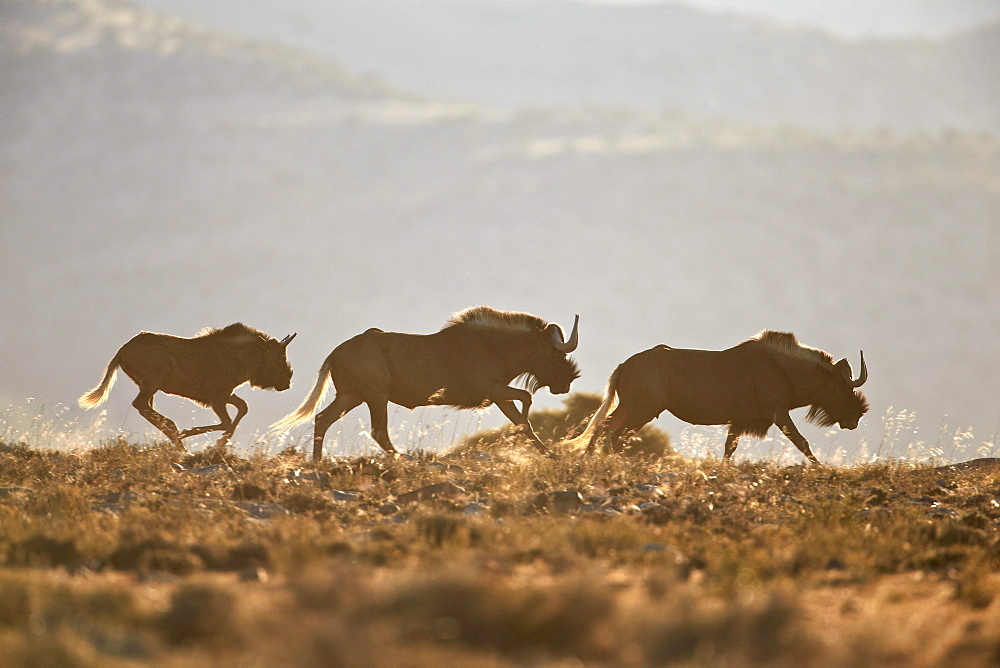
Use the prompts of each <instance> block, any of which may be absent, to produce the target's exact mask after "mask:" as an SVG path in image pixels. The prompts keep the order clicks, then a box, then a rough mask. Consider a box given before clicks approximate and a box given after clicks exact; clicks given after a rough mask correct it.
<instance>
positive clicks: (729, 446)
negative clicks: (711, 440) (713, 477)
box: [722, 425, 740, 462]
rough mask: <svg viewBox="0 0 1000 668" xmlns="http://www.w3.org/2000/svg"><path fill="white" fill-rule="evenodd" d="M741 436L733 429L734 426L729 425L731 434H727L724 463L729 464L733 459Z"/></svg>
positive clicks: (723, 456)
mask: <svg viewBox="0 0 1000 668" xmlns="http://www.w3.org/2000/svg"><path fill="white" fill-rule="evenodd" d="M739 440H740V434H738V433H737V432H736V430H735V429H733V426H732V425H729V433H727V434H726V450H725V452H724V453H723V455H722V461H724V462H728V461H729V460H731V459H732V458H733V453H734V452H736V444H737V443H739Z"/></svg>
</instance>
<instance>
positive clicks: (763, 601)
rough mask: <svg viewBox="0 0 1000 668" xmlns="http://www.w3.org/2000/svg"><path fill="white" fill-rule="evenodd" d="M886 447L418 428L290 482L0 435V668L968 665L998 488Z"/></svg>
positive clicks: (987, 478) (887, 436) (983, 624)
mask: <svg viewBox="0 0 1000 668" xmlns="http://www.w3.org/2000/svg"><path fill="white" fill-rule="evenodd" d="M549 417H550V418H552V419H553V424H556V423H559V419H558V416H557V415H555V414H552V415H549ZM420 419H422V418H420ZM908 419H909V417H908V414H897V413H894V412H893V413H889V414H887V415H886V416H885V429H884V434H883V437H882V438H881V440H880V441H879V442H878V443H871V444H866V445H865V449H864V450H861V449H860V448H858V449H857V450H856V451H851V450H849V448H848V447H847V446H846V445H845V444H846V443H850V441H844V440H843V439H842V436H843V433H840V434H837V435H835V436H832V437H831V438H835V439H836V440H834V441H831V443H832V444H833V445H831V446H830V447H829V448H827V449H825V450H824V449H823V448H818V451H819V452H820V453H822V454H821V455H820V456H821V458H823V459H824V461H827V462H829V463H830V464H833V465H832V466H824V467H806V466H803V465H802V463H801V458H800V457H797V456H796V455H797V453H796V452H795V450H794V448H792V447H791V446H790V445H788V444H787V443H786V442H783V441H782V440H781V439H778V438H776V439H764V440H762V441H759V442H757V443H747V444H746V446H747V450H746V451H744V450H743V449H742V447H741V450H740V451H739V452H740V453H741V456H740V457H739V458H738V459H737V461H736V462H735V463H734V464H732V465H728V466H725V465H723V464H722V463H721V461H720V459H719V456H718V455H719V450H720V449H721V441H720V440H719V436H720V434H719V433H718V431H717V430H715V431H713V430H711V429H702V430H698V429H694V428H692V429H691V430H686V431H685V432H683V433H682V434H681V435H680V436H679V438H677V439H676V440H674V441H672V446H673V447H674V449H675V450H676V452H677V453H678V454H670V455H668V456H651V455H645V456H623V455H620V454H605V453H599V454H595V455H592V456H584V455H582V454H581V453H578V452H562V451H558V450H557V452H556V454H555V456H554V457H551V458H549V457H542V456H540V455H538V454H536V453H535V452H534V450H533V449H532V448H531V447H530V445H528V444H527V443H525V442H524V441H523V440H522V439H518V438H517V437H516V436H514V435H512V434H509V433H506V434H500V435H499V441H498V442H497V441H496V440H495V439H497V438H498V435H497V433H496V432H492V431H491V432H488V433H487V432H484V433H483V434H482V435H481V436H480V437H478V438H471V439H467V440H466V443H465V444H464V445H463V447H457V448H456V447H454V446H456V445H458V444H457V443H456V442H455V441H454V438H455V434H456V433H457V432H458V431H459V429H458V428H457V427H456V425H455V424H454V423H451V422H448V421H446V420H442V422H440V423H437V422H427V423H420V422H419V420H418V422H417V426H410V427H409V430H410V432H413V433H410V432H405V431H403V430H402V429H400V430H399V431H397V432H395V433H394V434H393V438H394V439H396V442H397V443H398V444H399V445H400V446H404V447H406V448H407V449H408V450H409V454H408V455H407V456H404V457H400V458H389V457H385V456H383V455H381V454H379V453H378V451H377V449H376V447H373V446H372V445H371V444H370V443H367V442H366V441H365V440H364V438H365V437H363V436H357V437H355V438H357V441H356V445H355V446H349V447H356V451H355V452H353V453H351V454H347V455H338V456H336V457H333V458H326V459H324V460H323V461H322V462H319V463H312V462H311V461H309V458H308V452H307V451H306V450H305V449H304V448H303V447H291V448H289V447H288V445H289V443H287V442H285V443H280V442H276V443H262V444H261V447H259V448H257V449H256V450H254V451H251V452H249V453H247V452H242V451H240V452H232V451H231V452H225V451H220V450H217V449H211V448H209V449H197V450H196V451H191V452H189V451H185V450H182V449H177V448H174V447H173V446H170V445H168V444H166V443H164V442H163V441H156V440H146V441H137V440H134V439H130V438H126V437H118V438H101V439H99V440H97V441H96V443H97V445H91V443H93V442H94V441H91V440H89V439H90V438H91V437H90V436H85V437H80V438H83V439H86V440H77V441H75V442H74V440H73V439H74V438H78V437H76V436H70V435H59V434H57V433H56V432H55V430H56V429H57V425H56V424H55V423H52V424H49V425H46V424H43V423H39V424H38V425H31V424H30V423H29V424H28V425H27V429H29V430H30V429H34V430H35V431H33V432H32V431H25V430H24V428H22V427H14V426H11V425H9V424H8V425H6V426H5V429H7V430H8V431H7V432H6V433H7V434H8V435H11V436H13V437H14V438H13V439H12V440H7V439H6V438H5V439H3V440H2V441H0V655H2V656H4V657H5V660H9V661H11V662H12V663H13V664H14V665H28V664H30V663H31V662H35V663H36V664H37V663H42V664H43V665H95V664H101V665H104V664H115V663H124V664H128V663H129V662H139V663H157V664H183V665H206V666H207V665H218V664H219V663H222V664H236V663H242V662H252V663H263V664H265V665H274V664H280V665H326V664H334V665H440V664H442V663H454V664H456V665H525V664H536V665H537V664H564V663H575V664H580V663H582V664H584V665H589V664H601V665H604V664H615V665H619V664H627V665H657V664H670V663H681V664H687V665H691V664H698V665H702V664H719V665H759V664H766V665H796V666H799V665H806V666H808V665H876V664H885V663H894V664H900V665H930V664H934V665H937V664H944V663H959V664H963V665H983V664H988V663H990V662H991V661H994V660H995V658H996V648H997V647H1000V595H998V594H1000V576H998V575H997V573H998V572H1000V469H998V468H997V467H995V466H994V465H993V463H991V462H990V461H988V460H982V459H980V460H977V461H979V463H980V465H979V466H976V467H968V468H967V469H963V470H952V469H947V468H941V467H939V466H937V465H938V464H940V463H941V460H942V459H944V458H947V457H949V456H952V457H955V459H960V458H962V457H963V456H964V455H973V456H977V457H990V456H994V455H995V454H996V447H995V444H994V443H993V442H985V443H982V442H977V441H976V440H975V439H974V437H972V436H971V435H970V434H969V433H968V432H967V431H963V430H954V431H952V430H942V432H941V433H940V434H938V435H937V436H936V440H935V441H934V442H933V443H930V444H923V443H921V442H919V441H918V440H917V439H914V438H913V437H912V434H910V433H909V432H907V431H906V429H905V425H906V423H907V420H908ZM542 422H543V421H540V422H539V424H540V425H541V424H542ZM449 430H450V433H449ZM345 432H347V433H353V432H351V430H350V429H349V428H347V426H346V425H345ZM358 433H360V432H358ZM33 437H38V438H40V439H42V440H41V442H40V443H38V444H36V443H34V442H32V441H31V440H30V439H31V438H33ZM490 439H494V440H490ZM470 442H471V443H473V444H475V445H470ZM344 445H345V444H344V443H342V442H340V441H339V440H336V441H335V444H334V445H333V446H332V447H334V448H335V449H336V448H341V447H343V446H344ZM442 445H444V446H452V447H442ZM424 446H427V447H424ZM477 446H482V447H483V448H484V449H477ZM754 448H763V449H764V451H766V452H767V453H769V456H768V457H766V458H760V459H753V458H752V457H753V456H754V455H755V454H756V452H757V451H756V450H755V449H754ZM840 451H845V452H840ZM859 453H860V454H859ZM949 453H950V454H949ZM838 457H839V458H840V459H839V460H838ZM852 457H857V458H859V459H862V460H863V461H860V462H859V461H851V458H852ZM904 457H905V459H904Z"/></svg>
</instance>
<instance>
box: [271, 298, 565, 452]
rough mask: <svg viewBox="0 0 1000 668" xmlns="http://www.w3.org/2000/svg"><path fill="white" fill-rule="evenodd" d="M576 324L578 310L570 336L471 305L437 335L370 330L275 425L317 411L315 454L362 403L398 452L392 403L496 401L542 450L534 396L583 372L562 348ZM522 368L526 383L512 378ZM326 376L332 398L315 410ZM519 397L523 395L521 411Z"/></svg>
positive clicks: (530, 318) (378, 437)
mask: <svg viewBox="0 0 1000 668" xmlns="http://www.w3.org/2000/svg"><path fill="white" fill-rule="evenodd" d="M579 323H580V316H576V319H575V321H574V323H573V331H572V333H571V334H570V336H569V339H568V340H567V339H565V338H564V337H563V330H562V328H560V327H559V325H556V324H552V323H548V322H546V321H545V320H543V319H541V318H539V317H538V316H534V315H531V314H529V313H517V312H511V311H500V310H497V309H494V308H491V307H489V306H475V307H472V308H468V309H466V310H464V311H460V312H458V313H456V314H454V315H453V316H452V318H451V319H450V320H449V321H448V322H447V323H446V324H445V326H444V327H443V328H442V329H441V330H440V331H438V332H435V333H433V334H401V333H397V332H383V331H382V330H380V329H369V330H368V331H366V332H364V333H362V334H359V335H357V336H355V337H354V338H352V339H349V340H347V341H345V342H344V343H341V344H340V345H339V346H337V347H336V348H335V349H334V350H333V352H332V353H330V355H329V356H328V357H327V358H326V360H325V361H324V362H323V364H322V366H321V367H320V370H319V377H318V378H317V379H316V384H315V386H313V389H312V391H311V392H310V393H309V395H308V396H307V397H306V398H305V400H304V401H303V402H302V404H301V405H300V406H299V407H298V408H297V409H296V410H295V411H293V412H292V413H290V414H289V415H287V416H285V417H284V418H282V419H281V420H279V421H278V422H276V423H275V424H274V425H272V428H273V429H275V430H277V431H284V430H287V429H289V428H291V427H292V426H294V425H296V424H299V423H302V422H305V421H306V420H308V419H309V418H310V417H312V416H313V414H314V413H315V431H314V433H313V459H314V460H319V459H320V458H321V457H322V453H323V437H324V435H325V434H326V431H327V429H329V427H330V425H331V424H333V423H334V422H336V421H337V420H339V419H340V418H341V417H343V416H344V415H345V414H346V413H347V412H348V411H350V410H352V409H353V408H355V407H357V406H359V405H361V404H362V403H366V404H368V410H369V412H370V414H371V421H372V438H374V439H375V441H376V442H377V443H378V444H379V445H380V446H381V447H382V449H383V450H385V451H386V452H389V453H395V452H396V449H395V448H394V447H393V445H392V441H391V440H390V438H389V429H388V411H387V404H388V403H389V402H392V403H394V404H399V405H400V406H405V407H407V408H415V407H417V406H431V405H434V406H455V407H458V408H480V407H485V406H489V405H490V404H496V405H497V407H498V408H500V410H501V411H502V412H503V414H504V415H505V416H507V418H508V419H509V420H510V421H511V422H513V423H514V424H515V425H518V426H520V427H521V428H522V429H523V430H524V432H525V433H526V434H527V436H528V437H529V438H530V439H531V442H532V444H533V445H534V446H535V447H536V448H538V450H540V451H542V452H547V451H548V448H546V447H545V445H544V444H543V443H542V442H541V440H539V438H538V436H536V435H535V432H534V430H533V429H532V428H531V424H530V423H529V422H528V410H529V408H530V407H531V397H532V394H534V392H535V391H537V390H538V389H539V388H542V387H548V388H549V390H550V391H551V392H552V393H553V394H565V393H566V392H569V386H570V384H571V383H572V382H573V380H574V379H576V378H577V377H579V375H580V373H579V371H578V369H577V366H576V363H575V362H574V361H573V360H572V359H571V358H569V357H568V355H569V353H571V352H572V351H573V350H575V349H576V346H577V343H578V340H579ZM518 377H521V378H522V379H523V385H524V389H520V388H514V387H510V385H509V384H510V383H511V382H512V381H513V380H514V379H515V378H518ZM330 383H333V385H334V387H335V388H336V391H337V395H336V398H335V399H334V400H333V402H332V403H331V404H330V405H329V406H327V407H326V408H324V409H323V410H321V411H320V412H319V413H316V407H317V406H318V405H319V403H320V402H321V401H322V400H323V397H324V396H325V394H326V392H327V390H328V389H329V386H330ZM515 401H520V402H521V404H522V408H521V410H518V409H517V407H516V406H515V405H514V402H515Z"/></svg>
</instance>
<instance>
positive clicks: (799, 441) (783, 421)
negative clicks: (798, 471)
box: [774, 413, 819, 464]
mask: <svg viewBox="0 0 1000 668" xmlns="http://www.w3.org/2000/svg"><path fill="white" fill-rule="evenodd" d="M774 424H776V425H778V428H779V429H781V431H782V432H783V433H784V434H785V436H787V437H788V440H789V441H791V442H792V444H794V445H795V447H796V448H798V449H799V450H800V451H801V452H802V454H804V455H805V456H806V457H807V458H808V459H809V461H811V462H812V463H813V464H819V460H818V459H816V455H814V454H813V453H812V450H810V449H809V441H807V440H806V437H805V436H803V435H802V434H800V433H799V430H798V429H797V428H796V427H795V423H793V422H792V418H791V416H790V415H789V414H788V413H776V414H775V415H774Z"/></svg>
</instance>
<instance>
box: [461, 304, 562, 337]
mask: <svg viewBox="0 0 1000 668" xmlns="http://www.w3.org/2000/svg"><path fill="white" fill-rule="evenodd" d="M548 324H549V323H547V322H546V321H545V320H542V319H541V318H539V317H538V316H537V315H531V314H530V313H520V312H517V311H500V310H497V309H495V308H493V307H491V306H472V307H470V308H467V309H465V310H464V311H458V312H457V313H455V314H454V315H452V316H451V318H450V319H449V320H448V322H446V323H445V325H444V327H443V328H442V329H447V328H449V327H482V328H485V329H502V330H507V331H515V332H530V331H532V330H539V329H545V328H546V327H547V326H548Z"/></svg>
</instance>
